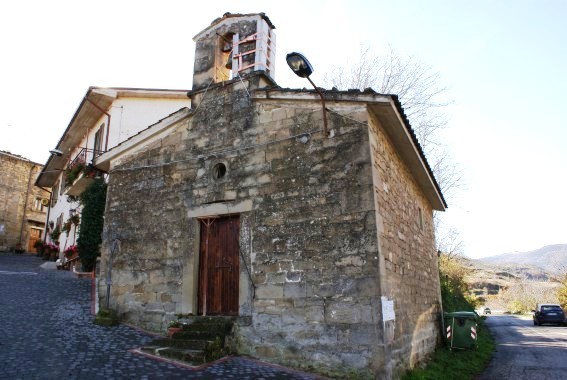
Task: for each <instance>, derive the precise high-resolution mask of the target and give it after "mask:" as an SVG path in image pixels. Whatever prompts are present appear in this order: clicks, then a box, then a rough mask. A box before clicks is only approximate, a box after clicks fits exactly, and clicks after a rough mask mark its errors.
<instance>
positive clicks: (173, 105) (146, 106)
mask: <svg viewBox="0 0 567 380" xmlns="http://www.w3.org/2000/svg"><path fill="white" fill-rule="evenodd" d="M190 106H191V103H190V100H189V98H187V99H151V98H150V99H147V98H135V97H125V98H118V99H116V100H115V101H114V102H113V104H112V106H111V107H110V110H108V111H107V112H108V113H109V114H110V128H109V129H107V123H108V117H107V116H106V115H102V116H101V117H100V118H99V119H98V120H97V122H96V123H94V124H93V125H92V126H91V127H90V128H89V130H88V133H87V134H86V135H85V137H84V138H83V140H82V141H81V143H80V144H79V145H78V146H77V147H76V148H75V149H74V151H73V152H72V154H71V156H70V157H71V159H73V158H74V157H76V156H77V155H78V154H79V153H80V152H81V149H83V148H88V149H91V150H92V149H93V148H94V143H95V134H96V132H97V131H98V130H99V128H100V126H101V125H102V124H104V125H105V127H104V136H103V145H102V146H103V150H104V148H105V146H106V133H107V130H108V131H109V137H108V149H112V148H113V147H115V146H116V145H118V144H120V143H121V142H123V141H125V140H127V139H128V138H130V137H132V136H134V135H136V134H137V133H139V132H140V131H142V130H144V129H146V128H148V127H149V126H150V125H153V124H155V123H157V122H158V121H159V120H161V119H163V118H165V117H167V116H169V115H170V114H172V113H174V112H176V111H178V110H179V109H181V108H183V107H190ZM92 158H93V157H92V153H88V155H87V161H86V162H87V163H90V162H91V161H92ZM64 175H65V172H64V171H63V172H62V173H61V175H60V177H59V189H56V190H55V189H54V190H55V191H58V201H57V203H56V204H55V205H51V211H50V214H49V221H53V223H54V224H55V225H56V224H57V218H58V217H60V215H63V223H65V221H67V219H68V218H69V217H70V210H71V209H76V208H77V207H78V203H69V202H68V201H67V195H66V194H65V191H64V190H65V189H63V194H60V193H61V190H60V188H61V186H62V183H64V181H63V178H64ZM76 237H77V238H78V234H77V235H76ZM48 241H49V239H48ZM59 243H60V244H59V246H60V251H61V254H60V257H62V255H63V254H62V252H63V250H64V249H65V248H67V247H69V246H71V245H72V244H74V243H75V244H76V239H75V238H74V230H73V229H72V230H71V232H70V234H69V236H67V235H66V234H65V233H62V234H61V236H60V237H59Z"/></svg>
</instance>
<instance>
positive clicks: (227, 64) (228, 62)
mask: <svg viewBox="0 0 567 380" xmlns="http://www.w3.org/2000/svg"><path fill="white" fill-rule="evenodd" d="M224 67H226V68H227V69H229V70H232V51H231V52H230V54H229V55H228V61H227V62H226V65H225V66H224Z"/></svg>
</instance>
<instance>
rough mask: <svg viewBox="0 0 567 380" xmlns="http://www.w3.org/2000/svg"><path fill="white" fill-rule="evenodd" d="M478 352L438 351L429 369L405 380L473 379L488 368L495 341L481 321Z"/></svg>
mask: <svg viewBox="0 0 567 380" xmlns="http://www.w3.org/2000/svg"><path fill="white" fill-rule="evenodd" d="M477 333H478V340H477V349H476V350H454V351H451V350H449V348H448V347H447V346H443V347H440V348H438V349H437V351H435V353H434V354H433V357H432V359H431V361H429V362H428V363H427V367H425V368H418V369H414V370H413V371H410V372H408V373H406V374H405V376H404V377H403V380H429V379H431V380H439V379H459V380H460V379H473V378H475V377H476V376H478V375H479V374H481V373H482V371H483V370H484V369H485V368H486V367H487V366H488V363H489V362H490V357H491V356H492V352H493V351H494V347H495V344H494V339H493V338H492V336H491V335H490V332H489V331H488V328H487V327H486V325H485V324H484V321H482V320H479V323H478V328H477Z"/></svg>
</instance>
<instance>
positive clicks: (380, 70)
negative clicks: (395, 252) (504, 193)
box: [324, 47, 463, 254]
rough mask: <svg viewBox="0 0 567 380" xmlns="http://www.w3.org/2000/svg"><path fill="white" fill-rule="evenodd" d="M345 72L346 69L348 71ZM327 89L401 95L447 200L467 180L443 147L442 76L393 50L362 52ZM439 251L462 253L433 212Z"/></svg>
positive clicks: (328, 80)
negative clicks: (441, 136)
mask: <svg viewBox="0 0 567 380" xmlns="http://www.w3.org/2000/svg"><path fill="white" fill-rule="evenodd" d="M345 67H348V69H346V68H345ZM324 84H325V86H326V87H335V88H338V89H341V90H346V89H359V90H364V89H366V88H372V89H373V90H375V91H377V92H379V93H382V94H395V95H397V96H398V98H399V100H400V102H401V103H402V106H403V107H404V111H405V113H406V116H407V117H408V119H409V121H410V123H411V125H412V128H413V129H414V131H415V134H416V136H417V138H418V140H419V143H420V145H421V147H422V149H423V151H424V153H425V155H426V157H427V160H428V162H429V164H430V166H431V170H432V171H433V174H434V175H435V179H436V180H437V183H438V184H439V187H440V188H441V191H442V192H443V195H444V196H445V198H446V199H448V198H450V197H451V196H452V195H453V193H454V192H455V191H456V190H457V189H458V188H460V187H461V186H462V184H463V176H462V173H461V170H460V169H459V167H458V166H457V165H456V164H455V162H454V161H453V159H452V158H451V155H450V153H449V150H448V148H447V147H446V146H445V145H444V144H443V143H442V141H441V138H440V136H439V131H440V130H441V129H442V128H444V127H445V126H446V125H447V118H446V116H445V114H444V113H443V107H445V106H447V105H448V104H449V102H447V101H445V100H443V98H444V97H445V94H446V92H447V89H446V87H444V86H442V85H441V84H440V74H439V73H437V72H435V71H434V70H433V69H432V68H431V67H430V66H428V65H426V64H424V63H423V62H420V61H419V60H417V59H415V58H413V57H403V56H401V55H399V54H397V53H396V52H395V51H394V50H393V49H392V48H390V49H389V51H388V53H387V54H385V55H379V54H375V53H373V52H372V50H371V49H370V48H369V47H366V48H361V50H360V54H359V57H358V59H357V60H356V61H355V62H350V63H348V65H346V66H338V67H335V68H333V69H332V70H331V72H330V73H328V74H326V75H324ZM434 217H435V230H436V235H437V237H438V248H437V249H438V250H439V251H441V252H445V253H454V254H460V253H462V242H461V241H460V238H459V234H458V232H457V230H456V229H454V228H449V227H446V226H444V225H443V223H441V222H440V221H439V217H438V215H437V214H436V213H435V214H434Z"/></svg>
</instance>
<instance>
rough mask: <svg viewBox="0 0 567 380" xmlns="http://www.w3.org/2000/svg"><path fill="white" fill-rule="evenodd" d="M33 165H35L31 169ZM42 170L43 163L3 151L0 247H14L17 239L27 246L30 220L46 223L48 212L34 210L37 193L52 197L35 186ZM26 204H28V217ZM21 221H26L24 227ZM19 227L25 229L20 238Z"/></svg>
mask: <svg viewBox="0 0 567 380" xmlns="http://www.w3.org/2000/svg"><path fill="white" fill-rule="evenodd" d="M32 166H33V167H34V169H33V170H32V171H31V173H30V169H32ZM40 170H41V165H38V164H36V163H33V162H31V161H29V160H27V159H24V158H20V157H18V156H15V155H12V154H6V153H4V152H0V251H10V250H14V249H15V247H16V245H17V244H18V243H21V244H22V248H23V249H27V248H28V247H27V241H28V237H29V226H28V220H29V219H31V220H37V221H42V222H43V223H45V213H41V214H39V215H38V213H37V212H36V211H35V210H33V205H34V201H35V197H41V198H46V199H49V195H48V193H47V192H45V191H43V190H41V189H38V188H34V186H33V184H34V182H35V178H36V177H37V175H38V173H39V171H40ZM30 175H31V177H32V178H31V180H30ZM30 181H31V183H30ZM28 187H29V194H27V192H28ZM26 194H27V196H28V198H27V204H26ZM24 206H25V207H27V210H26V217H25V218H24ZM22 222H23V223H24V226H23V230H22ZM20 231H22V239H21V241H20Z"/></svg>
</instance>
